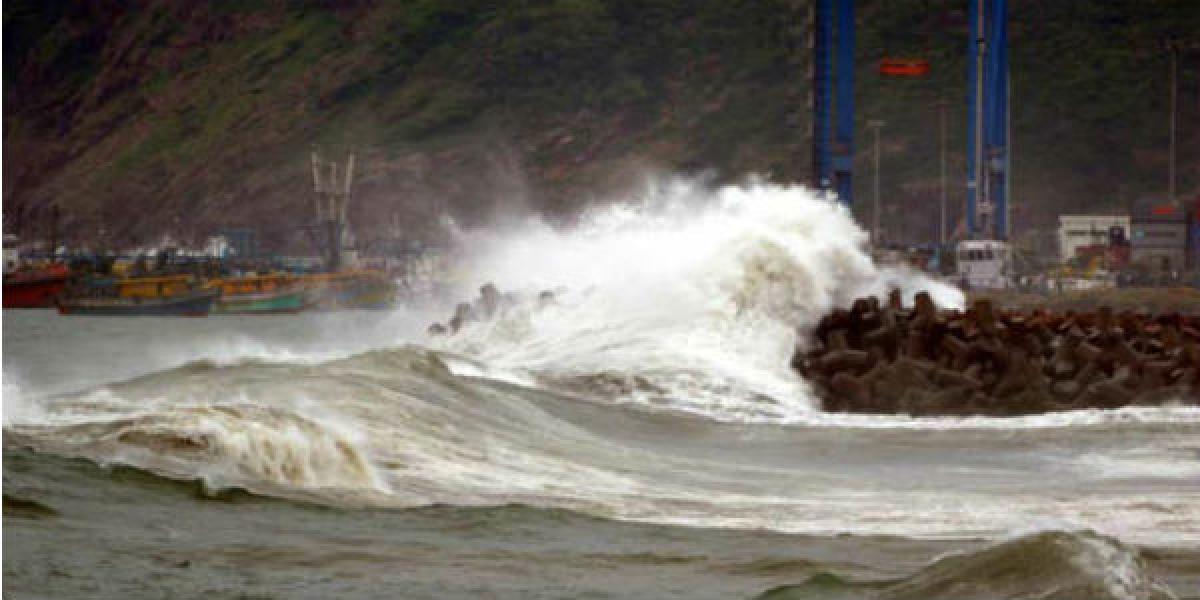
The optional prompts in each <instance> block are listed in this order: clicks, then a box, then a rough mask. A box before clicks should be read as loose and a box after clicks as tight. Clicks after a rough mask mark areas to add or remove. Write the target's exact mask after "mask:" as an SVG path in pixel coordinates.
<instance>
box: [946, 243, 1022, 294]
mask: <svg viewBox="0 0 1200 600" xmlns="http://www.w3.org/2000/svg"><path fill="white" fill-rule="evenodd" d="M1011 276H1012V251H1011V249H1010V248H1009V246H1008V243H1007V242H1002V241H1000V240H963V241H961V242H959V243H958V279H959V282H960V283H962V284H963V285H964V286H965V287H968V288H971V289H991V290H995V289H1004V288H1007V287H1011V285H1012V281H1011Z"/></svg>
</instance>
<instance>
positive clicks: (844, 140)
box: [812, 0, 854, 206]
mask: <svg viewBox="0 0 1200 600" xmlns="http://www.w3.org/2000/svg"><path fill="white" fill-rule="evenodd" d="M812 56H813V69H812V86H813V87H812V89H813V97H812V108H813V132H812V139H813V150H812V157H813V176H814V177H813V178H814V180H815V181H814V184H815V185H816V187H817V188H818V189H821V190H825V191H833V192H834V193H835V194H836V195H837V197H838V200H840V201H841V202H842V203H843V204H845V205H847V206H850V205H851V204H853V193H854V192H853V185H852V184H853V178H852V174H853V171H854V0H814V5H813V36H812Z"/></svg>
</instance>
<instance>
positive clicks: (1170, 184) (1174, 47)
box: [1167, 40, 1179, 206]
mask: <svg viewBox="0 0 1200 600" xmlns="http://www.w3.org/2000/svg"><path fill="white" fill-rule="evenodd" d="M1167 55H1168V56H1169V57H1170V63H1171V92H1170V94H1171V103H1170V104H1171V118H1170V121H1171V142H1170V149H1169V150H1168V157H1167V202H1168V203H1170V204H1171V206H1174V205H1175V127H1176V119H1177V113H1178V109H1177V108H1176V103H1177V102H1178V87H1179V44H1177V43H1176V42H1175V41H1174V40H1168V41H1167Z"/></svg>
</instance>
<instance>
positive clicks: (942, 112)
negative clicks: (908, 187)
mask: <svg viewBox="0 0 1200 600" xmlns="http://www.w3.org/2000/svg"><path fill="white" fill-rule="evenodd" d="M938 145H939V152H938V168H939V170H940V174H939V179H938V207H939V213H938V216H939V218H938V244H939V245H941V246H945V245H946V100H945V99H942V100H939V101H938Z"/></svg>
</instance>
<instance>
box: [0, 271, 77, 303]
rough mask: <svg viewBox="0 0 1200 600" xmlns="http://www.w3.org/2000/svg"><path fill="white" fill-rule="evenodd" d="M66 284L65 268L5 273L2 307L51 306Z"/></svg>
mask: <svg viewBox="0 0 1200 600" xmlns="http://www.w3.org/2000/svg"><path fill="white" fill-rule="evenodd" d="M66 285H67V272H66V270H65V269H63V270H56V271H50V272H46V273H32V274H20V275H5V277H4V308H51V307H53V306H54V301H55V300H56V299H57V298H58V296H59V294H62V291H63V288H65V287H66Z"/></svg>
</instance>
